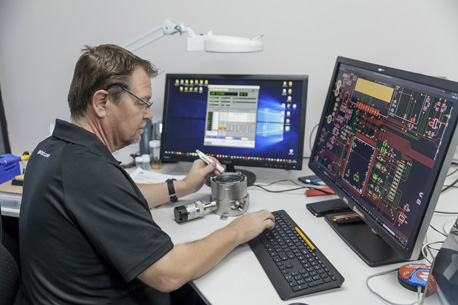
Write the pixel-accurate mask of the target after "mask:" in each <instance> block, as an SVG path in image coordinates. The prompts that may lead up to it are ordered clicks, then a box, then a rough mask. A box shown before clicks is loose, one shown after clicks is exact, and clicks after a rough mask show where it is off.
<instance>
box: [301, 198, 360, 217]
mask: <svg viewBox="0 0 458 305" xmlns="http://www.w3.org/2000/svg"><path fill="white" fill-rule="evenodd" d="M305 206H306V207H307V209H308V210H309V211H310V213H312V214H313V215H314V216H316V217H322V216H324V215H326V214H330V213H343V212H351V209H350V208H349V207H348V205H346V204H345V202H343V201H342V200H341V199H331V200H324V201H319V202H314V203H307V204H306V205H305Z"/></svg>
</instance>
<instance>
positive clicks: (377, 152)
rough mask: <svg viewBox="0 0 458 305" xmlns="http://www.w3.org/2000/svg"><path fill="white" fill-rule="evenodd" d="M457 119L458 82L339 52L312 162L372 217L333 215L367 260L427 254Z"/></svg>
mask: <svg viewBox="0 0 458 305" xmlns="http://www.w3.org/2000/svg"><path fill="white" fill-rule="evenodd" d="M457 117H458V83H456V82H452V81H447V80H444V79H439V78H434V77H429V76H425V75H420V74H416V73H411V72H406V71H401V70H398V69H393V68H389V67H384V66H380V65H376V64H370V63H366V62H361V61H357V60H353V59H349V58H343V57H338V58H337V61H336V64H335V68H334V72H333V75H332V78H331V84H330V86H329V90H328V92H327V97H326V102H325V105H324V109H323V113H322V115H321V120H320V123H319V127H318V129H317V135H316V138H315V142H314V146H313V149H312V154H311V158H310V161H309V167H310V168H311V169H312V170H313V171H314V172H315V173H316V175H317V176H319V177H320V178H321V179H322V180H323V181H324V182H325V183H326V184H327V185H328V186H329V187H330V188H331V189H332V190H333V191H334V192H335V193H336V194H337V195H338V196H339V197H340V198H341V199H342V200H343V201H344V202H345V203H346V204H347V205H348V206H349V207H350V208H351V209H352V210H353V211H355V212H356V213H358V214H359V215H360V216H361V218H362V219H363V220H364V222H362V223H359V224H347V225H339V224H335V223H334V222H333V221H332V218H333V215H328V216H327V217H326V219H327V220H328V222H329V223H330V224H331V225H332V227H333V228H334V229H335V230H336V232H337V233H338V234H339V235H340V236H341V237H342V238H343V239H344V240H345V241H346V242H347V243H348V244H349V245H350V247H351V248H352V249H353V250H354V251H355V252H356V253H357V254H358V255H359V256H360V257H361V258H362V259H363V260H364V261H365V262H366V263H367V264H369V265H371V266H376V265H383V264H389V263H394V262H398V261H405V260H414V259H418V258H419V256H420V255H421V247H422V243H423V241H424V238H425V235H426V231H427V229H428V226H429V224H430V221H431V217H432V214H433V212H434V209H435V206H436V203H437V200H438V197H439V194H440V192H441V188H442V186H443V182H444V179H445V176H446V173H447V170H448V168H449V166H450V162H451V159H452V156H453V154H454V152H455V149H456V145H457V141H458V136H457V132H456V126H457Z"/></svg>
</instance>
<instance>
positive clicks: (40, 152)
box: [37, 149, 50, 158]
mask: <svg viewBox="0 0 458 305" xmlns="http://www.w3.org/2000/svg"><path fill="white" fill-rule="evenodd" d="M37 154H38V155H40V156H43V157H45V158H49V156H50V154H48V153H47V152H44V151H42V150H41V149H40V150H39V151H38V152H37Z"/></svg>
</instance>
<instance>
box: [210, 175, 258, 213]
mask: <svg viewBox="0 0 458 305" xmlns="http://www.w3.org/2000/svg"><path fill="white" fill-rule="evenodd" d="M210 182H211V197H210V198H211V201H212V202H213V201H216V205H217V209H216V211H215V213H216V214H218V215H223V216H238V215H241V214H243V213H245V212H246V211H247V209H248V204H249V201H250V200H249V199H250V197H249V195H248V192H247V179H246V176H245V175H243V174H242V173H231V172H225V173H224V174H222V175H219V176H214V177H212V178H210Z"/></svg>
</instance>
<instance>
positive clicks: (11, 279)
mask: <svg viewBox="0 0 458 305" xmlns="http://www.w3.org/2000/svg"><path fill="white" fill-rule="evenodd" d="M1 214H2V211H1V204H0V216H1ZM1 230H2V220H1V217H0V232H1ZM19 281H20V276H19V268H18V265H17V264H16V261H15V260H14V258H13V256H12V255H11V254H10V253H9V251H8V250H7V249H6V248H5V246H3V244H2V243H1V233H0V304H2V305H13V304H14V303H15V300H16V296H17V294H18V290H19Z"/></svg>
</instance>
